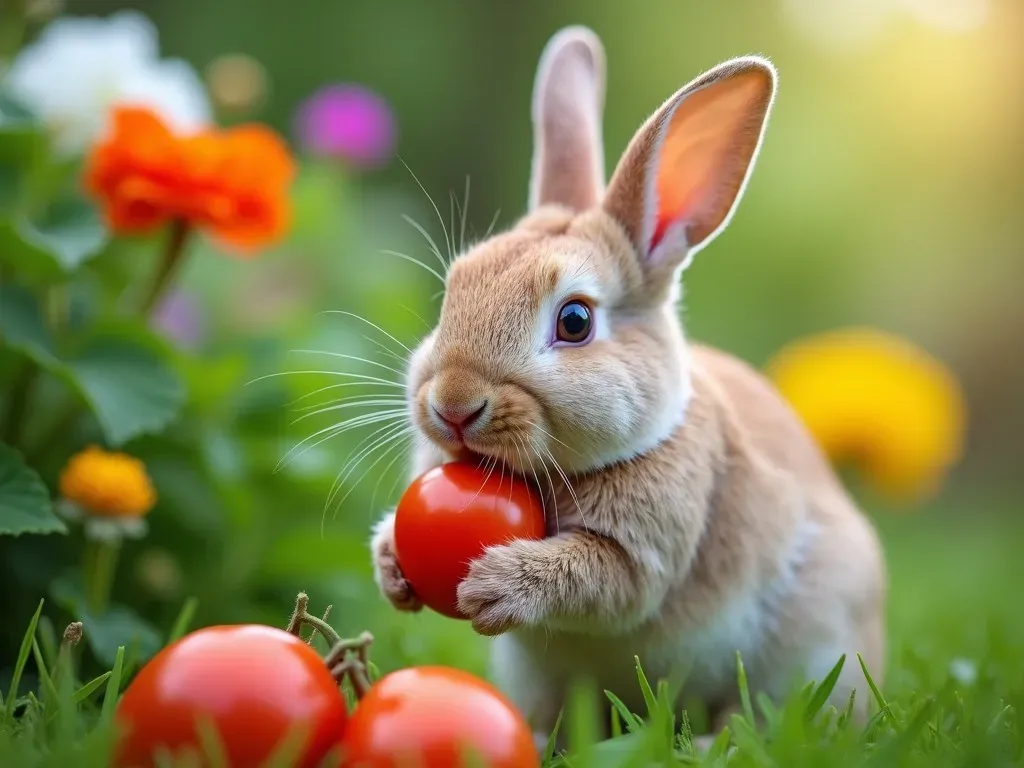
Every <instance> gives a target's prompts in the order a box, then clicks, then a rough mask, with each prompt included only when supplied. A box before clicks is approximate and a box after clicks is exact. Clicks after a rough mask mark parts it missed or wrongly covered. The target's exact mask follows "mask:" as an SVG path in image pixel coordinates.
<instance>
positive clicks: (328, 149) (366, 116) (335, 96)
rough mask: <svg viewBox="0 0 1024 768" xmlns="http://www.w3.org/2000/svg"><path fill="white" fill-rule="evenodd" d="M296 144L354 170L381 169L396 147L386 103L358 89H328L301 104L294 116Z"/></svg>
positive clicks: (328, 87) (327, 87)
mask: <svg viewBox="0 0 1024 768" xmlns="http://www.w3.org/2000/svg"><path fill="white" fill-rule="evenodd" d="M296 131H297V133H298V137H299V141H300V143H301V144H302V146H303V147H305V148H306V149H307V150H308V151H310V152H312V153H314V154H317V155H325V156H328V157H337V158H340V159H342V160H345V161H346V162H348V163H349V164H350V165H352V166H354V167H357V168H370V167H373V166H378V165H381V164H382V163H383V162H384V161H386V160H387V159H388V158H389V157H390V156H391V152H392V149H393V147H394V144H395V133H396V128H395V121H394V117H393V116H392V114H391V109H390V107H388V104H387V102H385V101H384V99H382V98H381V97H380V96H379V95H378V94H376V93H374V92H373V91H371V90H369V89H367V88H364V87H363V86H360V85H353V84H341V85H329V86H326V87H324V88H321V89H320V90H319V91H317V92H316V93H314V94H313V95H312V96H310V97H309V98H308V99H306V101H304V102H303V103H302V104H301V105H300V107H299V110H298V113H297V115H296Z"/></svg>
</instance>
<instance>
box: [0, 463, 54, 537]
mask: <svg viewBox="0 0 1024 768" xmlns="http://www.w3.org/2000/svg"><path fill="white" fill-rule="evenodd" d="M67 531H68V529H67V526H65V525H64V522H63V521H62V520H61V519H60V518H59V517H57V516H56V515H55V514H54V513H53V505H52V503H51V502H50V493H49V491H47V490H46V486H45V485H44V484H43V481H42V479H40V477H39V475H37V474H36V473H35V471H34V470H33V469H31V468H29V467H28V466H27V465H26V464H25V462H24V461H22V458H21V455H20V454H19V453H18V452H17V451H15V450H14V449H13V448H11V447H10V446H7V445H4V444H3V443H0V535H7V536H20V535H21V534H23V533H67Z"/></svg>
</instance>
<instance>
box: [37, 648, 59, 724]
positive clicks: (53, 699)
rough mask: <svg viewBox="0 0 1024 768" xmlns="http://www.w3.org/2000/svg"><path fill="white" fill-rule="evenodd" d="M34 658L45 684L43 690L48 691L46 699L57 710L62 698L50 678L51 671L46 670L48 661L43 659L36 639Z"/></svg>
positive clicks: (40, 677)
mask: <svg viewBox="0 0 1024 768" xmlns="http://www.w3.org/2000/svg"><path fill="white" fill-rule="evenodd" d="M32 656H33V657H34V658H35V660H36V668H37V669H38V670H39V679H40V680H41V681H42V683H43V688H45V689H46V697H47V698H48V699H49V700H50V701H49V703H50V706H52V707H54V708H56V706H57V702H58V701H60V696H59V695H58V694H57V686H55V685H54V684H53V678H52V677H50V670H48V669H47V668H46V659H44V658H43V652H42V650H41V649H40V648H39V643H38V642H37V641H36V639H35V638H33V639H32Z"/></svg>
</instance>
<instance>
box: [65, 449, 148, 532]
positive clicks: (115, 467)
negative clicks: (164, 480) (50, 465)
mask: <svg viewBox="0 0 1024 768" xmlns="http://www.w3.org/2000/svg"><path fill="white" fill-rule="evenodd" d="M60 492H61V496H63V501H64V504H63V505H62V508H63V510H64V512H65V514H66V515H67V516H69V517H73V518H74V517H82V518H85V519H86V525H87V529H88V530H87V533H90V534H91V535H93V536H94V537H96V538H116V537H119V536H122V535H127V536H141V535H142V534H144V533H145V521H144V520H143V519H142V518H144V517H145V516H146V515H147V514H149V511H150V510H151V509H152V508H153V505H154V504H155V503H156V491H155V490H154V489H153V484H152V482H150V479H149V475H148V474H147V473H146V467H145V466H144V465H143V463H142V462H141V461H139V460H138V459H136V458H135V457H133V456H129V455H128V454H125V453H113V452H108V451H104V450H103V449H102V448H100V447H98V446H95V445H90V446H89V447H88V448H86V449H85V450H84V451H81V452H80V453H77V454H75V455H74V456H72V457H71V460H70V461H68V463H67V465H66V466H65V467H64V471H63V472H62V473H61V477H60Z"/></svg>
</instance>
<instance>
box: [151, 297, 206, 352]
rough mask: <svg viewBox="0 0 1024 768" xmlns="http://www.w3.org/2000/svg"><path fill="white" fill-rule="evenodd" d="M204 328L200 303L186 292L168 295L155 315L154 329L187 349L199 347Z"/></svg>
mask: <svg viewBox="0 0 1024 768" xmlns="http://www.w3.org/2000/svg"><path fill="white" fill-rule="evenodd" d="M204 326H205V324H204V322H203V317H202V312H201V308H200V306H199V303H198V302H197V301H196V300H195V298H194V297H192V296H191V295H190V294H188V293H185V292H184V291H174V292H172V293H168V294H167V295H166V296H164V298H163V299H162V300H161V301H160V304H159V305H158V306H157V308H156V311H155V312H154V313H153V327H154V328H155V329H156V330H158V331H160V332H162V333H163V334H164V335H165V336H167V337H168V338H169V339H171V340H172V341H174V342H176V343H178V344H180V345H181V346H182V347H185V348H186V349H194V348H195V347H197V346H199V344H200V342H201V341H202V339H203V335H204V330H205V328H204Z"/></svg>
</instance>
